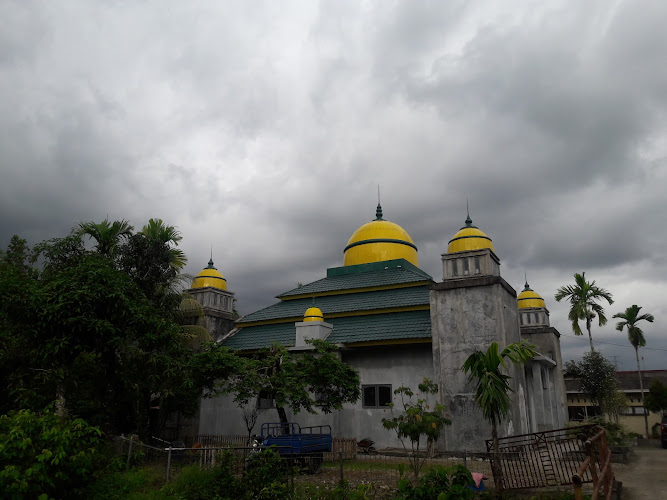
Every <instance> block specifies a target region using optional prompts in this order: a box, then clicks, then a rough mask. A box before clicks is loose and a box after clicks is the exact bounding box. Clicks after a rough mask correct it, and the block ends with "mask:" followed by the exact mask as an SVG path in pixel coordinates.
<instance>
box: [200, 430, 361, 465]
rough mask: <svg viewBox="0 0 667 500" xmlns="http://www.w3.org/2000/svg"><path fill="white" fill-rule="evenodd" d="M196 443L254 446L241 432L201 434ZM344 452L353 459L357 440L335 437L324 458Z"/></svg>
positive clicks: (335, 457) (209, 445) (337, 457)
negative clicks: (329, 451)
mask: <svg viewBox="0 0 667 500" xmlns="http://www.w3.org/2000/svg"><path fill="white" fill-rule="evenodd" d="M194 442H195V443H199V444H200V445H201V446H202V447H204V448H213V447H215V448H217V447H228V448H243V447H245V446H248V447H249V446H252V444H251V443H249V442H248V436H244V435H241V434H234V435H227V436H226V435H222V434H201V435H199V436H195V439H194ZM341 451H342V452H343V459H344V460H351V459H353V458H356V456H357V441H356V439H354V438H341V437H334V438H333V446H332V448H331V453H325V454H324V460H325V461H329V460H338V459H339V458H340V455H339V452H341Z"/></svg>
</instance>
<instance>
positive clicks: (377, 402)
mask: <svg viewBox="0 0 667 500" xmlns="http://www.w3.org/2000/svg"><path fill="white" fill-rule="evenodd" d="M362 392H363V401H362V405H363V407H364V408H384V407H386V406H387V405H388V404H389V403H391V385H364V386H362Z"/></svg>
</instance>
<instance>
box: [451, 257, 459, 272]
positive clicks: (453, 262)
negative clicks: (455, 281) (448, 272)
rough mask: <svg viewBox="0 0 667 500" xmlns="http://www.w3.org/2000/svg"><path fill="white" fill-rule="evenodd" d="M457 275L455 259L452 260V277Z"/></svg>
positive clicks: (457, 268) (457, 267)
mask: <svg viewBox="0 0 667 500" xmlns="http://www.w3.org/2000/svg"><path fill="white" fill-rule="evenodd" d="M458 275H459V266H458V264H457V263H456V259H454V260H452V276H458Z"/></svg>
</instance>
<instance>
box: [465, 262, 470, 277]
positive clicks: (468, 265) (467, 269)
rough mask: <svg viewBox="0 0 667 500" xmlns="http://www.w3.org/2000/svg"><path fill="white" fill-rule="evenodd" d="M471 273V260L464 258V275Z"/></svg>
mask: <svg viewBox="0 0 667 500" xmlns="http://www.w3.org/2000/svg"><path fill="white" fill-rule="evenodd" d="M469 274H470V262H468V259H463V276H468V275H469Z"/></svg>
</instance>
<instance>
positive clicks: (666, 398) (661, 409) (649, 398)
mask: <svg viewBox="0 0 667 500" xmlns="http://www.w3.org/2000/svg"><path fill="white" fill-rule="evenodd" d="M645 405H646V409H647V410H648V411H652V412H655V413H662V414H667V385H665V384H663V383H662V382H660V381H659V380H658V379H657V378H655V379H653V380H652V381H651V383H650V384H649V386H648V394H647V395H646V401H645Z"/></svg>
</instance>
